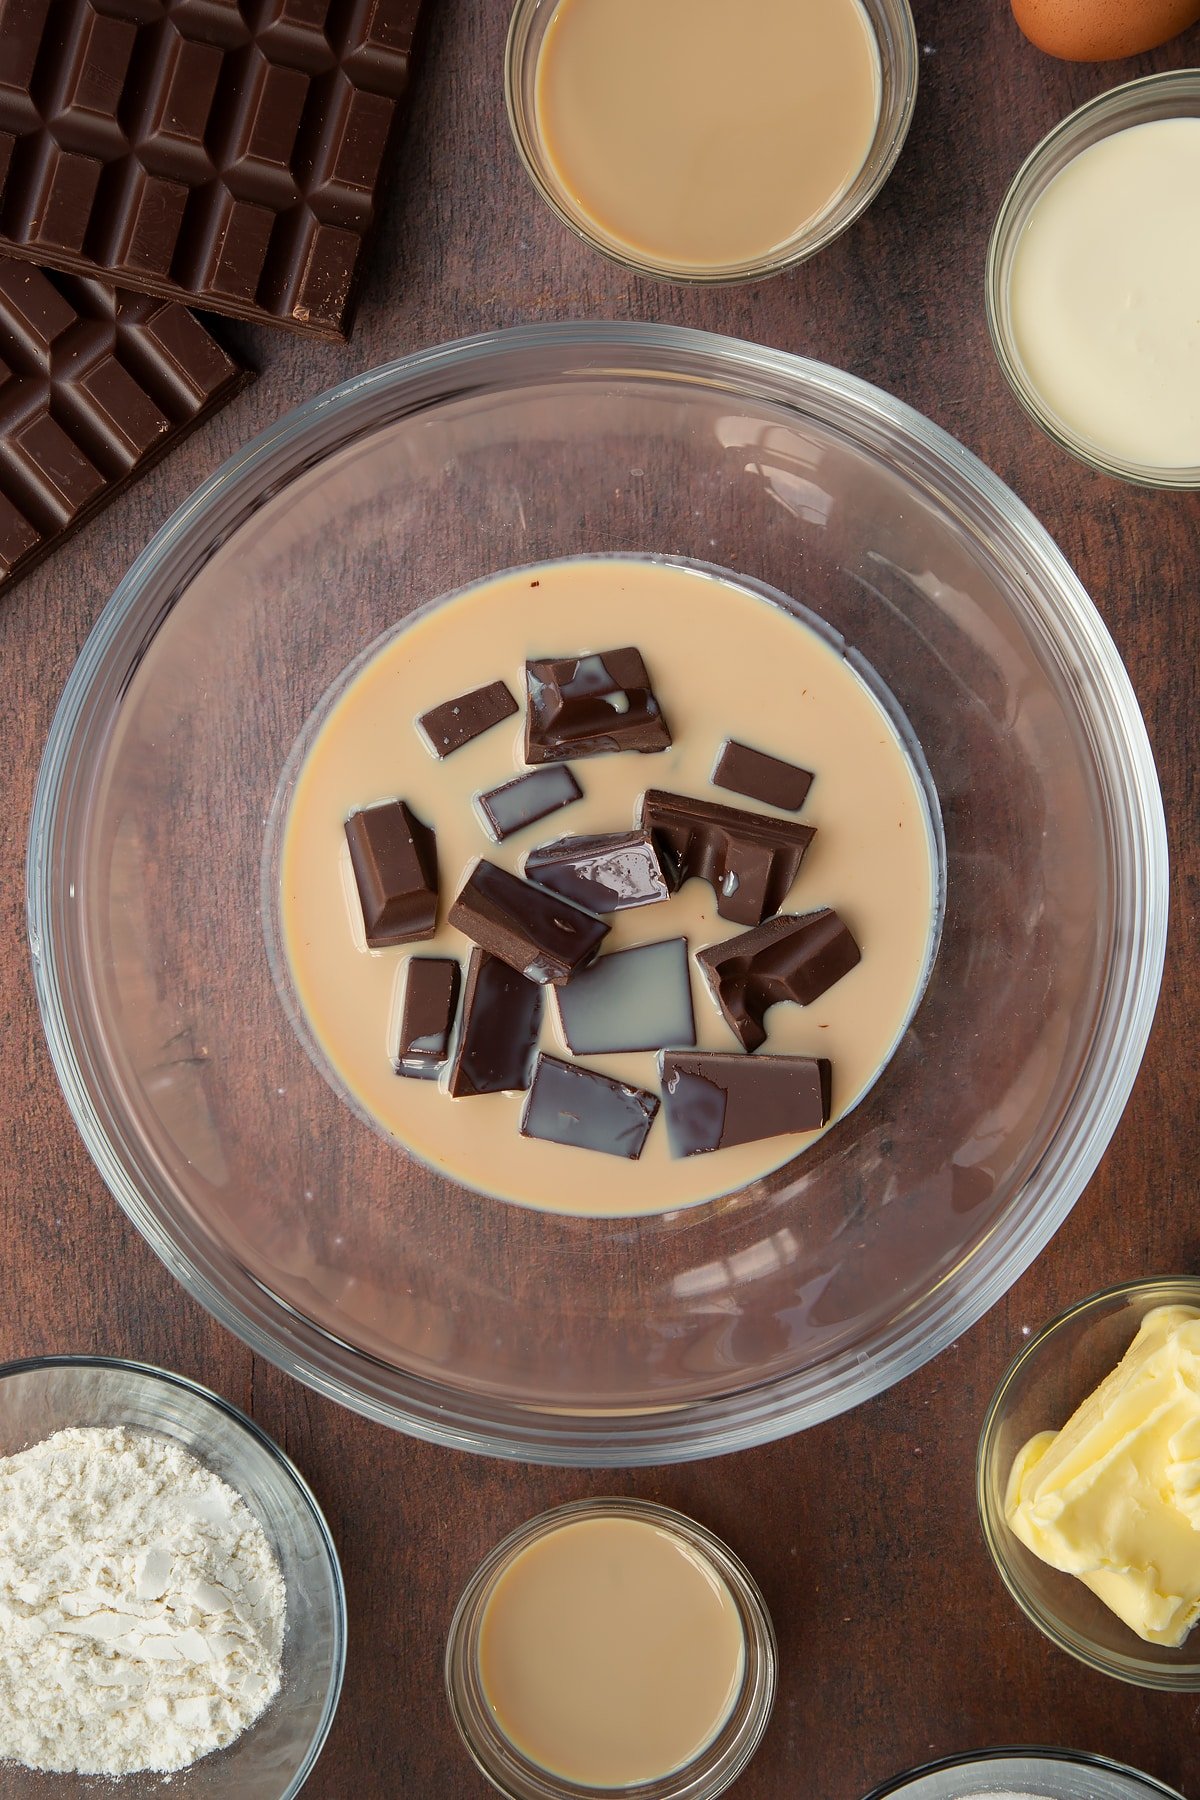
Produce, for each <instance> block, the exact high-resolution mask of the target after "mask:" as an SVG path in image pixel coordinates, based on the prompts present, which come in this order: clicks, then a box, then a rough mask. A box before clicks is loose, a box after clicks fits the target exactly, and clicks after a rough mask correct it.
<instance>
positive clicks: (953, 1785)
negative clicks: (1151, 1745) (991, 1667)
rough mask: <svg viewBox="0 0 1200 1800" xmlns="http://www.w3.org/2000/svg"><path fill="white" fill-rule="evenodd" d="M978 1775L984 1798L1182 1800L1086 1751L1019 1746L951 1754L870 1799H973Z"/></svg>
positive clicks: (912, 1771) (889, 1784)
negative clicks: (966, 1785) (969, 1786)
mask: <svg viewBox="0 0 1200 1800" xmlns="http://www.w3.org/2000/svg"><path fill="white" fill-rule="evenodd" d="M972 1779H977V1780H978V1782H979V1788H978V1790H976V1791H977V1792H978V1794H979V1795H980V1797H981V1800H982V1797H983V1796H985V1795H988V1794H995V1795H998V1794H1001V1793H1003V1792H1008V1793H1012V1794H1021V1795H1024V1796H1028V1800H1183V1796H1182V1795H1181V1794H1177V1793H1176V1792H1175V1790H1174V1788H1167V1787H1164V1786H1163V1785H1162V1783H1161V1782H1160V1781H1153V1780H1152V1779H1151V1778H1150V1776H1149V1775H1140V1774H1139V1773H1138V1771H1137V1770H1136V1769H1129V1768H1126V1766H1125V1764H1124V1763H1115V1762H1111V1761H1110V1760H1109V1758H1108V1757H1107V1756H1089V1755H1087V1754H1086V1753H1085V1752H1084V1751H1082V1750H1043V1749H1038V1748H1037V1747H1035V1746H1029V1745H1015V1746H1013V1747H1012V1748H1011V1749H1010V1748H1005V1749H999V1750H980V1751H977V1752H976V1753H975V1754H974V1755H972V1756H947V1757H944V1758H942V1759H941V1760H940V1761H939V1762H932V1763H925V1764H924V1765H923V1766H922V1767H921V1768H919V1769H910V1770H909V1771H908V1773H907V1774H906V1775H897V1777H896V1779H895V1780H894V1781H889V1782H886V1783H885V1784H884V1786H883V1787H878V1788H873V1789H872V1791H871V1792H870V1793H869V1794H868V1795H867V1800H898V1797H899V1796H901V1795H903V1796H904V1800H972V1794H971V1792H970V1791H967V1792H964V1789H963V1782H964V1781H969V1780H972Z"/></svg>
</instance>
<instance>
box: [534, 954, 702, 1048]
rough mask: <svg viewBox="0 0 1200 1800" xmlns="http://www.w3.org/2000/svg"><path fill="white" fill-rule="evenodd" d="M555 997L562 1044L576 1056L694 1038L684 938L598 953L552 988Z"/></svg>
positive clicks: (681, 1042)
mask: <svg viewBox="0 0 1200 1800" xmlns="http://www.w3.org/2000/svg"><path fill="white" fill-rule="evenodd" d="M554 998H555V1000H556V1002H557V1004H558V1017H559V1023H560V1024H561V1025H562V1031H563V1036H564V1038H565V1039H566V1041H567V1048H568V1049H569V1050H571V1051H572V1052H573V1053H574V1054H575V1055H576V1056H603V1055H606V1054H609V1053H615V1052H617V1051H623V1050H661V1049H663V1048H664V1047H665V1046H666V1045H669V1044H676V1045H680V1046H682V1045H684V1044H694V1043H695V1041H696V1022H695V1018H694V1016H693V1014H692V987H691V979H690V976H689V973H688V946H687V939H686V938H681V937H680V938H668V939H666V940H664V941H663V942H661V943H656V944H638V945H636V946H635V947H634V948H633V949H632V950H614V951H613V952H612V953H611V954H610V955H608V956H598V957H597V958H596V961H595V962H594V963H593V964H592V965H591V967H590V968H587V969H583V970H581V971H580V973H579V974H578V975H576V976H575V978H574V980H573V981H570V982H568V984H567V986H566V987H561V988H556V989H555V994H554Z"/></svg>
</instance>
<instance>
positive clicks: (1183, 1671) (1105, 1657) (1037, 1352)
mask: <svg viewBox="0 0 1200 1800" xmlns="http://www.w3.org/2000/svg"><path fill="white" fill-rule="evenodd" d="M1151 1294H1158V1295H1160V1296H1161V1298H1160V1299H1158V1300H1157V1301H1156V1304H1157V1305H1160V1306H1170V1305H1187V1304H1189V1299H1186V1298H1184V1296H1190V1303H1191V1304H1194V1305H1195V1306H1196V1307H1197V1308H1200V1275H1139V1276H1137V1277H1136V1278H1134V1279H1133V1280H1130V1281H1118V1282H1114V1283H1113V1284H1112V1285H1111V1286H1109V1287H1105V1288H1099V1289H1098V1290H1097V1291H1096V1292H1095V1293H1093V1294H1085V1295H1084V1296H1083V1298H1082V1299H1080V1300H1076V1301H1075V1302H1074V1303H1073V1304H1072V1305H1070V1306H1067V1307H1064V1309H1063V1310H1062V1311H1061V1312H1059V1313H1056V1314H1055V1315H1054V1317H1053V1318H1052V1319H1048V1320H1047V1321H1046V1323H1045V1324H1044V1325H1042V1326H1040V1327H1039V1329H1038V1330H1037V1331H1035V1332H1033V1333H1032V1335H1031V1336H1030V1337H1029V1338H1028V1339H1027V1340H1026V1342H1025V1343H1023V1344H1022V1345H1021V1348H1020V1349H1019V1350H1018V1351H1017V1354H1016V1355H1015V1356H1014V1357H1013V1358H1012V1360H1011V1361H1010V1362H1009V1364H1008V1366H1007V1367H1006V1369H1005V1370H1004V1373H1003V1374H1002V1375H1001V1377H1000V1380H999V1382H998V1383H997V1385H996V1391H995V1393H994V1394H993V1395H992V1398H991V1400H990V1402H989V1404H988V1409H987V1411H986V1413H985V1414H984V1418H983V1424H982V1426H981V1427H980V1431H979V1442H978V1446H977V1448H976V1452H975V1504H976V1508H977V1511H978V1514H979V1524H980V1529H981V1531H982V1533H983V1538H984V1542H985V1543H986V1545H987V1549H988V1554H989V1556H990V1557H991V1559H992V1562H993V1563H994V1564H995V1567H996V1572H997V1574H998V1575H999V1576H1000V1579H1001V1581H1002V1582H1003V1583H1004V1586H1005V1588H1006V1589H1007V1590H1008V1593H1009V1595H1010V1596H1011V1598H1012V1599H1013V1600H1015V1601H1016V1603H1017V1606H1018V1608H1019V1609H1020V1611H1021V1612H1022V1613H1023V1614H1024V1616H1025V1617H1026V1618H1027V1619H1028V1620H1029V1622H1030V1624H1031V1625H1035V1626H1036V1627H1037V1629H1038V1630H1039V1631H1040V1632H1041V1633H1042V1635H1043V1637H1045V1638H1047V1639H1048V1640H1049V1642H1050V1643H1052V1644H1054V1645H1055V1646H1056V1647H1057V1648H1058V1649H1059V1650H1064V1651H1066V1653H1067V1655H1068V1656H1072V1657H1074V1658H1075V1660H1076V1661H1077V1662H1080V1663H1082V1664H1083V1665H1084V1667H1085V1668H1089V1669H1093V1670H1094V1671H1095V1672H1096V1673H1097V1674H1099V1675H1107V1676H1109V1677H1111V1678H1112V1679H1113V1680H1114V1681H1124V1682H1127V1683H1128V1684H1129V1685H1130V1686H1131V1687H1141V1688H1149V1689H1153V1690H1155V1691H1157V1692H1159V1693H1176V1694H1178V1693H1195V1692H1197V1691H1200V1649H1198V1650H1197V1652H1196V1660H1195V1661H1194V1662H1193V1663H1192V1664H1191V1665H1190V1666H1185V1667H1178V1668H1177V1667H1172V1666H1171V1665H1168V1664H1162V1665H1155V1664H1153V1663H1150V1662H1142V1661H1141V1660H1140V1657H1139V1655H1138V1654H1137V1653H1136V1652H1135V1651H1132V1650H1131V1651H1130V1653H1129V1654H1128V1655H1127V1656H1126V1655H1121V1656H1119V1657H1118V1656H1116V1655H1114V1654H1113V1653H1110V1652H1107V1651H1100V1650H1098V1649H1090V1648H1087V1647H1085V1645H1084V1643H1083V1641H1082V1640H1081V1639H1079V1638H1077V1637H1073V1636H1071V1635H1069V1634H1068V1633H1067V1631H1066V1630H1065V1629H1063V1628H1062V1627H1061V1626H1060V1625H1059V1622H1058V1620H1057V1618H1056V1617H1054V1615H1052V1614H1050V1613H1048V1612H1046V1611H1045V1610H1044V1609H1043V1608H1042V1607H1041V1606H1039V1605H1038V1604H1037V1603H1036V1601H1035V1600H1034V1599H1033V1598H1032V1596H1031V1595H1029V1594H1027V1593H1026V1591H1025V1588H1024V1585H1023V1584H1022V1583H1021V1582H1020V1580H1019V1579H1018V1577H1017V1575H1016V1574H1015V1572H1014V1570H1013V1566H1012V1563H1011V1560H1010V1558H1009V1556H1008V1555H1007V1552H1006V1549H1005V1541H1004V1537H1003V1533H1002V1529H1001V1527H1002V1525H1003V1520H1002V1519H997V1518H996V1517H995V1516H994V1513H993V1509H992V1506H991V1504H990V1500H989V1492H988V1486H989V1475H990V1472H991V1466H992V1461H993V1457H994V1455H995V1444H996V1437H997V1434H998V1432H999V1428H1000V1425H1001V1423H1002V1422H1003V1418H1004V1410H1005V1404H1006V1402H1007V1400H1008V1396H1009V1393H1010V1391H1011V1389H1012V1387H1013V1384H1014V1382H1016V1381H1017V1379H1018V1378H1019V1376H1020V1375H1021V1374H1023V1373H1024V1372H1025V1371H1026V1370H1027V1369H1028V1368H1029V1367H1030V1365H1031V1364H1033V1363H1035V1362H1036V1361H1038V1360H1039V1358H1040V1356H1041V1352H1042V1351H1043V1350H1045V1349H1046V1348H1048V1346H1049V1345H1050V1344H1051V1343H1052V1341H1053V1340H1054V1339H1055V1338H1056V1337H1057V1336H1058V1334H1059V1332H1061V1331H1064V1330H1066V1329H1068V1328H1069V1327H1070V1326H1072V1325H1074V1324H1076V1323H1077V1322H1079V1321H1080V1320H1081V1319H1085V1318H1086V1317H1088V1316H1089V1315H1090V1314H1094V1313H1098V1312H1100V1311H1101V1310H1102V1309H1103V1308H1104V1307H1107V1306H1110V1305H1111V1304H1112V1303H1113V1302H1115V1301H1121V1300H1132V1299H1136V1298H1138V1297H1139V1296H1146V1297H1149V1295H1151ZM1196 1629H1197V1630H1200V1626H1198V1627H1197V1628H1196ZM1130 1640H1131V1642H1132V1643H1136V1642H1138V1640H1137V1638H1136V1637H1135V1636H1134V1634H1133V1633H1132V1632H1131V1633H1130ZM1167 1791H1168V1792H1169V1790H1167Z"/></svg>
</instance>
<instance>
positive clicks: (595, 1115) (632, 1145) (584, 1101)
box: [521, 1056, 659, 1162]
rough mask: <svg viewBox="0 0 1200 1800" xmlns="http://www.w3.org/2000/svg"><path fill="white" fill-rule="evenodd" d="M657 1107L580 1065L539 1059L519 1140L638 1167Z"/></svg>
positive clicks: (654, 1099)
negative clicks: (622, 1159) (566, 1147)
mask: <svg viewBox="0 0 1200 1800" xmlns="http://www.w3.org/2000/svg"><path fill="white" fill-rule="evenodd" d="M658 1106H659V1102H658V1099H657V1097H656V1096H655V1095H654V1094H647V1093H646V1092H645V1091H644V1089H642V1088H637V1087H628V1086H627V1085H626V1084H625V1083H624V1082H621V1081H610V1080H609V1078H608V1076H607V1075H600V1074H598V1073H597V1072H596V1070H595V1069H585V1068H583V1067H581V1065H580V1064H579V1063H565V1062H559V1061H558V1059H557V1058H556V1057H553V1056H539V1057H538V1059H537V1067H536V1069H535V1070H534V1074H533V1084H532V1086H531V1087H530V1089H529V1098H528V1099H527V1100H526V1102H525V1110H524V1112H523V1113H522V1115H521V1135H522V1136H523V1137H532V1138H543V1139H544V1140H545V1141H546V1142H547V1143H551V1144H567V1145H570V1146H572V1147H574V1148H575V1149H578V1150H597V1151H599V1152H600V1153H601V1154H602V1155H605V1156H622V1157H625V1158H626V1160H627V1161H629V1162H636V1160H637V1158H638V1157H639V1156H640V1155H641V1154H642V1149H643V1147H644V1145H645V1142H646V1138H647V1137H648V1135H649V1132H650V1127H651V1126H652V1125H653V1123H654V1120H655V1116H656V1114H657V1112H658Z"/></svg>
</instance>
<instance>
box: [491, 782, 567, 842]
mask: <svg viewBox="0 0 1200 1800" xmlns="http://www.w3.org/2000/svg"><path fill="white" fill-rule="evenodd" d="M475 798H476V802H477V804H478V806H479V810H480V812H481V813H482V814H483V817H484V822H485V823H486V825H487V829H488V835H489V836H490V837H491V838H493V839H494V840H495V842H496V843H497V844H500V843H503V841H504V839H505V838H507V837H512V835H513V833H514V832H517V831H524V830H525V828H526V826H527V825H536V824H537V822H538V820H539V819H544V818H546V817H547V816H548V815H549V814H550V813H552V812H558V811H560V809H561V808H562V807H564V806H572V805H574V803H575V801H576V800H582V798H583V789H582V788H581V787H580V785H579V783H578V782H577V781H576V779H575V777H574V776H573V775H572V773H571V771H570V769H566V768H564V767H563V766H562V764H561V763H555V764H552V765H551V766H550V767H549V768H545V769H532V770H530V772H529V774H528V775H518V776H517V778H516V780H515V781H506V782H505V783H504V785H503V787H498V788H491V789H490V790H489V791H488V792H487V793H486V794H477V795H476V796H475Z"/></svg>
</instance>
